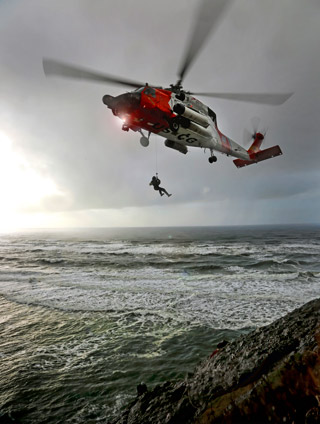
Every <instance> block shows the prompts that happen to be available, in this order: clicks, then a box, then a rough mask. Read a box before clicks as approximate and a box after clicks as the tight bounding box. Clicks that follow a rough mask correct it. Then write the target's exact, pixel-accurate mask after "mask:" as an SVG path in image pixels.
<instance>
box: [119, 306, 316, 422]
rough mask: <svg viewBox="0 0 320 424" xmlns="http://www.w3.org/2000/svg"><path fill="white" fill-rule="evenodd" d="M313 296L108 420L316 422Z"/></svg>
mask: <svg viewBox="0 0 320 424" xmlns="http://www.w3.org/2000/svg"><path fill="white" fill-rule="evenodd" d="M319 352H320V300H314V301H311V302H309V303H307V304H306V305H304V306H303V307H302V308H300V309H297V310H295V311H293V312H292V313H290V314H288V315H287V316H285V317H283V318H281V319H279V320H277V321H275V322H274V323H272V324H271V325H268V326H266V327H262V328H259V329H258V330H255V331H254V332H252V333H250V334H249V335H246V336H243V337H241V338H239V339H237V340H235V341H233V342H231V343H229V344H227V345H225V346H223V347H221V348H220V349H218V350H217V351H216V352H215V354H214V355H212V356H211V357H210V358H208V359H207V360H206V361H204V362H203V363H202V364H201V365H200V366H199V367H198V368H197V369H196V371H195V373H194V374H193V375H192V377H190V378H187V379H186V380H184V381H181V382H179V383H170V382H167V383H165V384H164V385H162V386H157V387H155V388H154V389H153V390H152V391H144V392H143V393H141V394H140V396H138V397H137V399H136V400H135V401H134V402H132V403H131V404H130V405H128V408H127V409H126V410H125V412H124V413H123V415H122V416H121V417H120V418H119V419H118V420H116V421H115V422H114V424H135V423H136V424H141V423H143V424H148V423H150V424H158V423H159V424H164V423H170V424H182V423H199V424H200V423H201V424H207V423H224V424H225V423H242V422H252V423H292V422H294V423H296V424H297V423H316V422H320V421H319V417H320V355H319Z"/></svg>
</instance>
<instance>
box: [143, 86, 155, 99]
mask: <svg viewBox="0 0 320 424" xmlns="http://www.w3.org/2000/svg"><path fill="white" fill-rule="evenodd" d="M144 94H146V95H147V96H151V97H154V98H156V90H155V89H154V88H152V87H147V88H146V89H145V90H144Z"/></svg>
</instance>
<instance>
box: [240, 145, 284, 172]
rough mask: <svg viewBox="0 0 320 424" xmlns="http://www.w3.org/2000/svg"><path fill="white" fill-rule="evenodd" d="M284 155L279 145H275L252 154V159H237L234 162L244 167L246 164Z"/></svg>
mask: <svg viewBox="0 0 320 424" xmlns="http://www.w3.org/2000/svg"><path fill="white" fill-rule="evenodd" d="M280 155H282V151H281V149H280V147H279V146H273V147H270V148H269V149H265V150H260V151H259V152H257V153H253V154H251V155H250V157H251V160H244V159H235V160H234V161H233V162H234V164H235V165H236V167H237V168H242V167H244V166H248V165H252V164H253V163H258V162H262V161H263V160H266V159H270V158H274V157H276V156H280Z"/></svg>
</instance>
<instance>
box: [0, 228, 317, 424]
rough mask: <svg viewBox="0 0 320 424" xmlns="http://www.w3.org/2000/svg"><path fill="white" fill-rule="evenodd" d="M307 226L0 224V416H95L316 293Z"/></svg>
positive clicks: (37, 419)
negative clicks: (32, 227) (0, 227)
mask: <svg viewBox="0 0 320 424" xmlns="http://www.w3.org/2000/svg"><path fill="white" fill-rule="evenodd" d="M319 283H320V226H311V225H310V226H283V227H278V226H277V227H270V226H263V227H229V228H219V227H188V228H183V227H177V228H117V229H116V228H113V229H78V230H68V231H67V230H63V231H62V230H60V231H58V230H37V231H28V232H24V233H12V234H2V235H0V382H1V391H0V422H1V423H11V422H12V423H13V422H15V423H32V424H38V423H39V424H40V423H41V424H46V423H52V424H57V423H61V424H62V423H63V424H65V423H86V424H90V423H106V422H108V421H110V420H112V419H113V418H114V417H116V416H117V414H119V412H121V409H122V408H123V407H124V405H126V404H127V403H128V402H129V401H130V400H132V399H133V398H134V397H135V396H136V386H137V385H138V384H139V383H140V382H144V383H146V384H147V386H148V388H152V387H154V386H155V385H156V384H161V383H163V382H165V381H167V380H177V379H182V378H184V377H185V376H186V375H187V374H188V373H189V372H192V371H193V369H194V367H195V366H196V365H197V364H198V363H199V362H200V361H202V360H204V359H205V358H207V357H208V356H209V355H210V354H211V353H212V351H213V350H214V349H215V347H216V346H217V344H218V343H219V342H221V341H222V340H232V339H234V338H236V337H239V336H240V335H242V334H245V333H247V332H249V331H252V330H253V329H255V328H257V327H260V326H263V325H266V324H269V323H271V322H272V321H274V320H276V319H277V318H279V317H281V316H283V315H285V314H287V313H288V312H289V311H292V310H293V309H295V308H297V307H299V306H301V305H303V304H304V303H306V302H307V301H309V300H311V299H314V298H318V297H319V296H320V287H319Z"/></svg>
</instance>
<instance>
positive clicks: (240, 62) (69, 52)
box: [0, 0, 320, 221]
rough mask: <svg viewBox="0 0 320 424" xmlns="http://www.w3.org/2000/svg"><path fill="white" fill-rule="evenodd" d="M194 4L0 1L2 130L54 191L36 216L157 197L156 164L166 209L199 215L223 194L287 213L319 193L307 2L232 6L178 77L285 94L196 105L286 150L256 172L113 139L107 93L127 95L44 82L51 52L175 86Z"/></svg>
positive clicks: (313, 38)
mask: <svg viewBox="0 0 320 424" xmlns="http://www.w3.org/2000/svg"><path fill="white" fill-rule="evenodd" d="M198 4H199V2H198V1H196V0H194V1H188V2H185V1H177V2H169V1H167V0H166V1H163V2H150V1H145V0H138V1H135V2H131V1H129V0H123V1H121V2H118V3H117V4H116V3H114V2H101V1H89V0H80V1H75V0H73V1H69V2H67V3H64V4H63V6H62V5H58V4H56V3H53V2H50V1H47V0H46V1H43V0H42V1H40V0H31V1H29V2H26V1H25V2H23V1H22V2H14V1H13V2H11V3H10V4H9V2H5V3H0V11H1V13H0V23H1V25H0V40H1V41H0V56H1V63H0V74H1V80H2V81H4V82H5V84H2V86H1V99H0V124H1V129H2V130H3V131H5V132H7V133H8V135H10V136H11V137H12V139H13V140H14V143H15V148H16V149H17V150H18V151H20V152H21V153H22V154H23V155H25V156H26V157H27V158H28V160H29V162H30V163H31V164H32V165H33V166H34V167H36V168H38V169H39V172H45V173H46V174H49V175H50V176H51V177H52V178H53V180H54V181H55V182H56V184H57V186H58V187H59V189H60V190H61V192H62V193H63V194H61V195H57V196H53V197H50V198H47V199H44V201H43V202H42V205H41V208H43V210H45V211H63V210H76V209H78V210H85V209H104V208H124V207H127V206H135V207H146V206H152V205H157V204H159V203H160V201H162V200H163V199H160V197H159V196H157V193H155V192H153V191H152V190H151V189H150V188H149V186H148V183H149V180H150V178H151V176H152V175H153V174H154V173H155V172H156V170H158V171H159V174H160V177H161V179H162V181H163V184H164V185H165V186H167V187H168V189H169V190H170V191H172V192H173V193H174V196H173V197H172V199H171V200H172V203H173V204H175V205H176V211H177V210H178V205H183V204H185V203H192V202H195V203H197V205H198V204H199V205H200V204H203V205H204V206H203V208H202V207H200V206H199V211H200V210H201V211H202V212H201V213H202V214H205V211H204V209H205V208H207V207H208V203H210V202H215V201H222V202H223V201H226V200H228V201H231V202H234V203H233V208H234V210H237V208H238V212H239V214H241V204H242V203H241V199H243V200H244V201H251V200H254V199H259V200H261V201H263V199H268V201H269V202H271V203H272V204H276V202H279V199H288V198H290V202H291V203H290V208H291V209H292V207H294V199H296V202H297V206H298V205H299V202H300V198H299V196H301V195H303V194H304V193H305V194H306V195H308V196H309V198H310V199H311V200H309V202H311V203H312V198H314V199H316V197H317V196H318V189H319V187H317V185H318V184H317V180H319V171H318V169H319V164H318V161H319V153H320V149H319V126H318V120H319V117H318V116H319V111H320V109H319V98H320V96H319V95H320V89H319V84H318V75H319V70H320V58H319V55H318V41H319V35H320V29H319V25H318V23H319V20H320V10H319V9H320V8H319V5H318V3H317V2H314V1H306V2H304V3H303V4H302V3H301V2H300V1H299V0H294V1H292V0H284V1H282V2H277V1H270V2H265V1H258V2H254V3H252V2H251V1H249V0H248V1H245V0H243V1H237V2H234V4H233V5H232V7H230V9H229V10H228V12H227V13H226V16H225V18H224V20H223V21H222V22H221V23H220V24H219V26H218V27H217V28H216V30H215V31H214V34H213V36H212V37H209V39H208V40H207V43H206V45H205V47H204V48H203V50H202V51H201V53H200V54H199V56H198V57H197V60H196V62H195V63H194V64H192V66H191V68H190V70H189V73H188V74H187V76H186V78H185V82H184V86H185V88H186V89H191V90H198V91H206V90H208V91H223V90H225V91H239V92H241V91H253V92H254V91H261V92H264V91H266V92H291V91H294V92H295V94H294V96H293V97H292V98H291V99H290V100H289V101H288V102H287V103H285V104H284V105H283V106H279V107H269V106H255V105H250V104H241V103H237V102H229V101H228V102H227V101H224V100H211V99H202V100H203V101H204V102H206V103H207V104H209V105H210V107H211V108H212V109H214V110H215V111H216V112H217V114H218V124H219V126H220V127H221V130H222V131H223V132H225V133H226V134H227V135H230V137H232V138H233V139H235V140H236V141H239V142H240V143H242V133H243V128H244V127H248V128H249V129H251V128H250V119H251V118H252V116H257V115H258V116H259V117H260V118H261V126H262V127H263V128H268V132H267V139H266V147H270V146H271V145H274V144H279V145H281V148H282V150H283V152H284V155H283V156H282V157H279V158H276V159H274V160H270V161H266V162H264V163H261V164H259V165H257V166H250V167H248V168H245V169H241V170H238V169H236V168H235V167H234V165H233V163H232V160H231V158H226V157H221V156H219V157H218V163H217V164H215V165H209V163H208V161H207V157H208V154H207V155H204V154H203V152H202V151H198V150H196V149H192V148H191V149H190V151H189V153H188V154H187V155H186V156H183V155H181V154H180V153H178V152H176V151H171V150H169V149H166V148H165V147H164V146H163V141H162V139H160V138H159V137H153V141H151V144H150V146H149V148H147V149H144V148H142V147H141V146H140V144H139V135H138V134H137V133H132V132H129V133H123V132H122V131H121V123H120V121H119V120H117V118H115V117H114V116H113V115H112V114H111V113H110V111H109V110H107V109H106V108H105V106H104V105H103V104H102V102H101V98H102V96H103V95H104V94H106V93H108V94H111V95H117V94H120V93H121V92H124V91H125V89H123V88H122V87H115V86H112V85H99V84H90V83H81V82H73V81H70V80H63V79H46V78H45V77H44V75H43V71H42V57H52V58H56V59H59V60H62V61H66V62H71V63H75V64H79V65H81V66H84V67H88V68H93V69H96V70H100V71H102V72H107V73H111V74H114V75H120V76H123V77H127V78H132V79H137V80H142V81H148V82H150V83H154V84H162V85H164V86H165V85H167V84H169V83H173V82H175V81H176V78H177V75H176V73H177V70H178V69H179V65H180V63H181V58H182V55H183V52H184V47H185V43H186V42H187V39H188V34H189V32H190V30H191V28H192V25H193V23H192V18H193V16H194V13H195V11H196V9H197V6H198ZM155 140H156V141H155ZM155 144H157V149H156V148H155ZM156 159H157V161H156ZM156 162H157V163H156ZM39 164H41V166H40V165H39ZM41 167H42V168H41ZM292 202H293V203H292ZM172 203H171V204H172ZM278 204H279V203H278ZM317 205H318V204H317ZM229 207H230V206H229ZM281 207H282V206H281ZM243 211H245V206H243ZM147 213H148V212H147V210H146V214H147ZM170 213H171V215H172V216H173V215H174V213H175V212H174V211H171V212H170ZM177 213H178V212H177ZM220 213H222V214H223V211H222V212H220ZM243 213H245V212H243ZM302 215H303V214H302ZM302 219H303V218H302ZM262 221H263V217H262Z"/></svg>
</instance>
